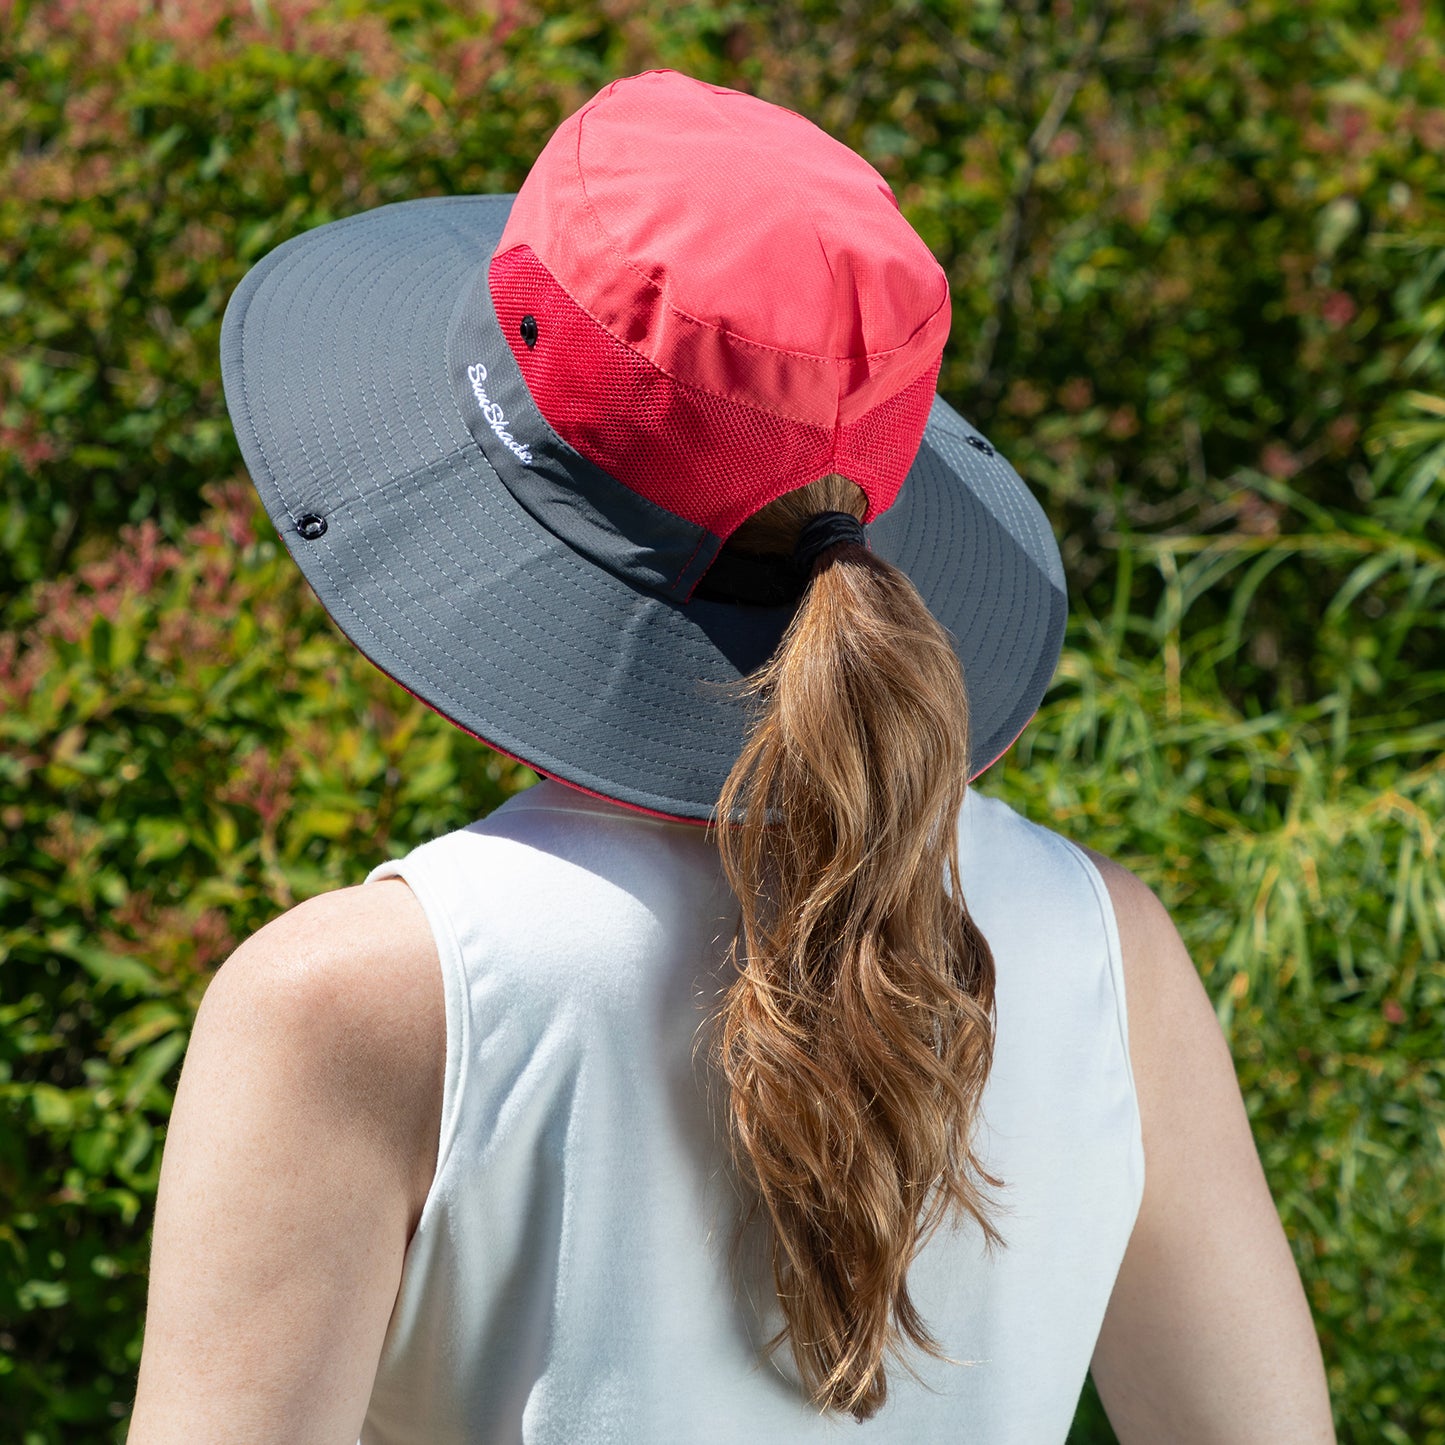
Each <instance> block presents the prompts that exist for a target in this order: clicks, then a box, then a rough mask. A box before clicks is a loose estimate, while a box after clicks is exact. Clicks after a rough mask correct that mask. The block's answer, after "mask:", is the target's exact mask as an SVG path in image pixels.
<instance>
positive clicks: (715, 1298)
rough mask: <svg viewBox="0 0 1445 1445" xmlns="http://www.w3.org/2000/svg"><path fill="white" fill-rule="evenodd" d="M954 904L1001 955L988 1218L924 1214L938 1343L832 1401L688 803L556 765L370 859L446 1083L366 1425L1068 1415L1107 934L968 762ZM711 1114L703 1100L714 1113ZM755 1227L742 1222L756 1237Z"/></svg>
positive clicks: (1104, 1265) (1087, 1318)
mask: <svg viewBox="0 0 1445 1445" xmlns="http://www.w3.org/2000/svg"><path fill="white" fill-rule="evenodd" d="M959 837H960V864H961V870H962V880H963V888H964V894H965V896H966V898H967V900H968V905H969V908H970V910H971V912H972V913H973V916H974V918H975V919H976V921H977V923H978V925H979V927H980V928H981V929H982V931H983V934H984V937H985V938H987V939H988V941H989V944H990V946H991V947H992V949H993V955H994V960H995V963H996V965H997V971H998V982H997V1010H998V1032H997V1039H996V1044H995V1055H994V1066H993V1071H992V1074H991V1075H990V1077H989V1081H988V1084H987V1088H986V1091H985V1093H984V1096H983V1103H982V1120H983V1122H982V1123H981V1124H980V1127H979V1130H978V1133H977V1134H976V1135H975V1147H976V1148H977V1149H978V1150H979V1152H980V1154H981V1156H982V1162H983V1166H984V1167H985V1168H986V1169H987V1170H988V1171H989V1172H990V1173H992V1174H994V1175H995V1176H998V1177H1001V1178H1002V1179H1003V1180H1004V1181H1005V1185H1006V1187H1005V1188H1004V1189H1002V1190H987V1189H986V1198H988V1199H991V1200H993V1201H995V1203H996V1204H997V1205H998V1206H999V1209H998V1210H997V1211H996V1212H995V1213H994V1214H993V1215H992V1216H991V1217H992V1218H993V1220H994V1223H995V1226H996V1228H998V1229H999V1231H1000V1232H1001V1233H1002V1234H1003V1236H1004V1238H1005V1239H1006V1241H1007V1247H1006V1248H1004V1249H1002V1250H1000V1251H998V1252H996V1253H995V1254H994V1255H993V1256H992V1257H989V1256H987V1255H986V1254H985V1252H984V1250H983V1241H982V1236H981V1233H980V1231H979V1229H978V1226H977V1225H976V1223H974V1221H973V1220H971V1219H969V1220H967V1221H966V1224H965V1225H959V1226H956V1227H954V1228H950V1227H949V1226H948V1225H945V1226H943V1227H942V1228H941V1229H940V1230H939V1231H938V1232H937V1233H936V1234H935V1235H934V1236H933V1238H932V1239H931V1241H930V1242H929V1243H928V1244H927V1245H925V1247H924V1249H923V1250H922V1252H921V1253H920V1254H919V1256H918V1257H917V1259H916V1260H915V1263H914V1266H913V1270H912V1273H911V1275H910V1278H909V1285H910V1290H911V1292H912V1294H913V1298H914V1301H915V1303H916V1304H917V1305H918V1306H919V1308H920V1310H921V1313H922V1316H923V1319H924V1321H925V1323H926V1324H927V1325H928V1327H929V1328H930V1329H931V1330H932V1331H933V1334H934V1336H935V1338H937V1339H938V1340H939V1342H940V1344H941V1345H942V1347H943V1349H944V1351H945V1352H946V1353H947V1354H948V1355H949V1356H951V1357H952V1358H953V1359H954V1360H955V1361H958V1362H959V1363H955V1364H949V1363H944V1362H942V1361H939V1360H935V1359H932V1358H930V1357H928V1356H926V1355H923V1354H922V1353H921V1352H920V1351H916V1350H913V1351H910V1353H909V1356H908V1358H909V1360H910V1362H911V1363H912V1364H913V1366H914V1368H915V1369H917V1371H918V1373H919V1375H920V1376H921V1378H922V1382H923V1383H922V1384H920V1383H918V1382H916V1381H915V1380H913V1379H912V1378H910V1376H909V1374H908V1372H907V1371H906V1370H905V1369H904V1368H902V1367H901V1366H900V1365H899V1364H898V1363H897V1362H896V1361H895V1362H893V1363H890V1364H889V1366H888V1399H887V1402H886V1404H885V1405H884V1406H883V1408H882V1409H881V1410H880V1411H879V1412H878V1414H877V1415H875V1416H874V1417H873V1418H872V1419H871V1420H868V1421H866V1422H864V1423H862V1424H860V1423H858V1422H857V1421H855V1420H853V1418H852V1417H851V1416H847V1415H844V1416H841V1417H840V1416H822V1415H820V1414H819V1413H818V1411H817V1410H816V1409H815V1408H814V1407H812V1406H810V1405H809V1404H808V1403H807V1401H806V1400H805V1399H804V1398H803V1396H802V1393H801V1391H800V1389H799V1387H798V1384H797V1375H796V1372H795V1366H794V1363H793V1358H792V1354H791V1351H790V1349H789V1348H788V1346H787V1345H784V1346H782V1347H781V1348H780V1349H779V1350H778V1351H777V1353H776V1354H775V1355H774V1356H773V1359H772V1361H771V1362H764V1361H763V1360H762V1359H761V1357H760V1354H759V1350H758V1346H759V1344H760V1343H761V1342H762V1341H765V1340H766V1339H768V1338H769V1337H770V1336H771V1335H772V1334H773V1333H774V1331H775V1330H777V1329H778V1327H779V1326H780V1325H781V1323H782V1314H781V1311H780V1309H779V1307H778V1303H777V1298H776V1295H775V1293H774V1292H773V1288H772V1285H771V1277H770V1275H769V1273H768V1269H767V1265H766V1260H765V1256H764V1254H763V1253H762V1251H761V1250H753V1251H752V1252H751V1253H748V1252H747V1251H744V1256H743V1267H742V1269H741V1271H740V1274H739V1276H737V1278H738V1283H737V1285H736V1286H735V1284H734V1276H732V1275H730V1273H729V1247H730V1245H731V1243H732V1239H733V1224H734V1220H735V1218H736V1215H737V1208H738V1206H737V1192H736V1187H735V1185H734V1184H733V1183H732V1182H731V1181H732V1179H733V1176H732V1174H731V1173H730V1171H729V1169H728V1168H727V1167H726V1162H725V1161H726V1141H725V1137H724V1135H723V1134H722V1132H721V1129H720V1128H719V1127H715V1125H714V1123H713V1117H714V1115H713V1114H712V1113H710V1110H709V1105H708V1097H707V1093H706V1089H707V1088H708V1087H711V1088H713V1090H714V1092H715V1095H716V1082H714V1083H713V1084H712V1085H710V1086H709V1085H707V1084H706V1082H705V1081H706V1080H707V1078H708V1073H707V1069H706V1066H705V1063H704V1060H705V1056H706V1049H705V1047H699V1050H698V1056H697V1062H696V1063H694V1057H693V1048H694V1039H695V1035H696V1034H697V1031H698V1029H699V1025H700V1024H702V1023H703V1021H704V1019H705V1018H706V1016H707V1013H708V1011H709V1010H710V1009H711V1008H713V1007H715V1006H716V1004H717V1002H718V1001H719V999H720V998H721V993H722V990H723V989H724V988H725V987H726V983H727V976H726V973H725V970H724V968H723V964H722V957H723V948H724V946H725V945H726V943H727V941H728V940H729V939H730V938H731V936H732V930H733V925H734V923H735V921H736V918H737V905H736V903H735V901H734V900H733V898H732V895H731V894H730V892H729V890H728V888H727V885H726V882H725V880H724V879H723V876H722V872H721V869H720V866H719V864H718V857H717V851H716V848H715V846H714V845H713V844H712V843H711V842H709V840H708V838H707V835H706V834H705V833H704V831H703V830H702V829H701V828H697V827H692V826H688V825H686V824H676V823H668V822H665V821H662V820H659V819H652V818H648V817H646V816H643V815H640V814H638V813H635V812H632V811H629V810H626V809H623V808H620V807H616V806H614V805H612V804H609V803H605V802H600V801H596V800H594V799H592V798H589V797H587V796H586V795H584V794H581V793H578V792H577V791H575V790H573V789H570V788H567V787H565V786H563V785H561V784H559V783H555V782H551V781H544V782H542V783H539V784H537V785H536V786H535V787H533V788H531V789H529V790H528V791H527V792H525V793H522V794H519V795H517V796H515V797H513V798H511V799H509V800H508V801H507V802H506V803H505V804H503V806H502V807H500V808H498V809H497V810H496V811H495V812H493V813H492V814H491V815H490V816H489V817H487V818H485V819H483V820H482V821H480V822H476V823H473V824H471V825H470V826H469V827H467V828H463V829H460V830H459V831H457V832H454V833H449V834H446V835H445V836H443V837H440V838H436V839H434V840H432V841H431V842H428V843H425V844H423V845H422V846H420V847H418V848H416V849H415V850H414V851H413V852H411V853H410V854H409V855H408V856H407V857H405V858H403V859H400V860H397V861H395V862H389V863H383V864H381V865H380V866H379V867H377V868H374V869H373V870H372V871H371V873H370V874H369V875H368V877H367V882H370V881H371V880H372V879H376V878H384V877H389V876H393V875H400V876H401V877H403V878H404V879H405V880H406V881H407V883H408V884H409V885H410V886H411V888H412V889H413V890H414V892H415V893H416V895H417V897H418V898H419V899H420V901H421V904H422V906H423V908H424V909H425V911H426V915H427V917H428V919H429V920H430V922H431V926H432V929H433V931H434V933H435V935H436V940H437V945H438V949H439V952H440V955H441V968H442V974H443V978H444V983H445V993H446V1029H447V1039H446V1082H445V1090H444V1095H443V1105H442V1122H441V1138H440V1150H439V1155H438V1160H437V1171H436V1177H435V1179H434V1180H433V1183H432V1186H431V1190H430V1193H429V1194H428V1196H427V1199H426V1203H425V1207H424V1209H423V1211H422V1214H421V1219H420V1222H419V1223H418V1225H417V1229H416V1233H415V1235H414V1236H413V1238H412V1241H411V1244H410V1246H409V1248H408V1250H407V1254H406V1260H405V1264H404V1267H403V1271H402V1278H401V1287H400V1292H399V1294H398V1297H397V1301H396V1306H395V1309H394V1311H393V1314H392V1317H391V1321H390V1324H389V1326H388V1329H387V1334H386V1339H385V1343H384V1346H383V1349H382V1354H381V1359H380V1363H379V1366H378V1370H377V1375H376V1382H375V1385H374V1388H373V1391H372V1396H371V1401H370V1405H369V1408H368V1410H367V1414H366V1419H365V1423H364V1425H363V1428H362V1432H361V1441H360V1445H463V1442H466V1445H517V1442H526V1445H602V1442H608V1445H611V1442H617V1445H663V1442H666V1445H681V1442H693V1441H697V1442H709V1445H713V1442H715V1445H772V1442H778V1445H784V1442H786V1445H799V1442H808V1441H823V1440H835V1439H851V1438H855V1437H857V1438H862V1439H866V1440H870V1441H878V1442H894V1441H898V1442H907V1445H927V1442H932V1441H955V1440H956V1441H967V1442H971V1445H1062V1442H1063V1441H1064V1440H1065V1437H1066V1436H1067V1434H1068V1431H1069V1426H1070V1423H1071V1421H1072V1419H1073V1415H1074V1411H1075V1409H1076V1406H1077V1403H1078V1399H1079V1394H1080V1391H1081V1390H1082V1388H1083V1384H1084V1377H1085V1373H1086V1372H1087V1370H1088V1366H1089V1361H1090V1358H1091V1356H1092V1354H1093V1350H1094V1344H1095V1341H1096V1339H1097V1336H1098V1333H1099V1328H1100V1324H1101V1322H1102V1320H1103V1316H1104V1310H1105V1307H1106V1305H1107V1304H1108V1301H1109V1295H1110V1292H1111V1290H1112V1288H1113V1284H1114V1279H1115V1276H1116V1274H1117V1272H1118V1268H1119V1264H1120V1261H1121V1259H1122V1258H1123V1254H1124V1249H1125V1246H1126V1244H1127V1243H1128V1240H1129V1235H1130V1232H1131V1230H1132V1228H1133V1224H1134V1219H1135V1216H1136V1214H1137V1212H1138V1208H1139V1203H1140V1199H1141V1197H1142V1193H1143V1187H1144V1151H1143V1142H1142V1137H1141V1134H1140V1127H1139V1111H1138V1105H1137V1097H1136V1094H1135V1089H1134V1079H1133V1073H1132V1070H1131V1068H1130V1062H1129V1051H1128V1043H1127V1040H1128V1032H1127V1024H1126V1018H1125V1010H1124V989H1123V974H1122V969H1121V964H1120V957H1119V940H1118V934H1117V932H1116V930H1115V922H1114V914H1113V909H1112V907H1111V905H1110V900H1109V895H1108V892H1107V891H1106V889H1105V886H1104V883H1103V881H1102V879H1101V878H1100V876H1099V874H1098V872H1097V870H1096V869H1095V868H1094V866H1093V864H1092V863H1091V862H1090V861H1089V859H1088V858H1087V856H1086V855H1085V854H1083V853H1082V852H1081V851H1080V850H1079V849H1078V848H1076V847H1075V846H1074V845H1073V844H1072V843H1070V842H1068V841H1067V840H1065V839H1064V838H1062V837H1060V836H1059V835H1058V834H1057V833H1054V832H1052V831H1050V830H1049V829H1046V828H1042V827H1039V826H1038V825H1036V824H1034V823H1030V822H1028V821H1026V820H1025V819H1024V818H1022V817H1021V816H1020V815H1019V814H1018V813H1016V812H1015V811H1014V810H1013V809H1011V808H1009V807H1008V806H1007V805H1006V804H1004V803H1003V802H1001V801H999V800H997V799H994V798H990V797H988V796H986V795H984V794H980V793H978V792H977V791H975V790H974V789H970V790H969V793H968V798H967V802H966V803H965V805H964V808H963V811H962V814H961V815H960V834H959ZM718 1117H721V1115H718ZM754 1238H755V1239H756V1238H761V1236H754Z"/></svg>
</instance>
